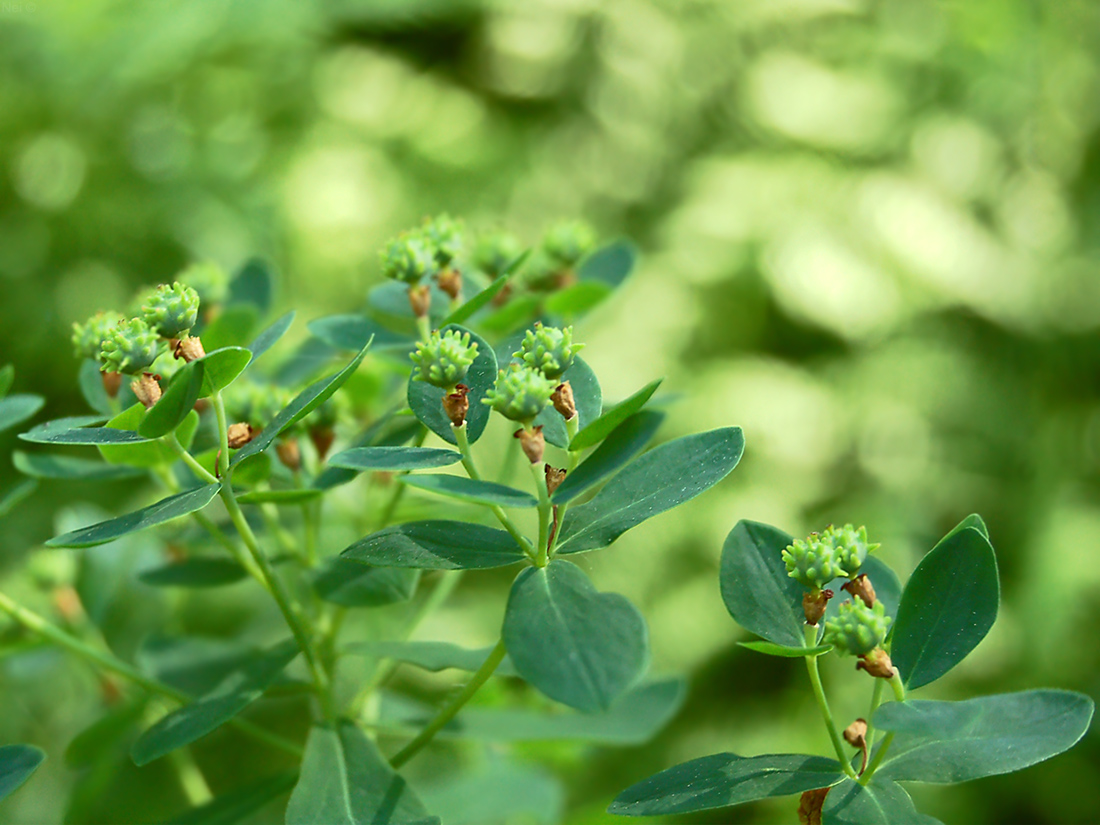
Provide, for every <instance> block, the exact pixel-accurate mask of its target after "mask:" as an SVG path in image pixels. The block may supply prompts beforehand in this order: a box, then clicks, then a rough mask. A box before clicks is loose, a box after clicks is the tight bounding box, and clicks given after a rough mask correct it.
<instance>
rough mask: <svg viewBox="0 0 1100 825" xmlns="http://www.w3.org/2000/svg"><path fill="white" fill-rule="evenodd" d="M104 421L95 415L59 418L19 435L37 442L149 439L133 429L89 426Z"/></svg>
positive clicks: (90, 443) (109, 441) (113, 442)
mask: <svg viewBox="0 0 1100 825" xmlns="http://www.w3.org/2000/svg"><path fill="white" fill-rule="evenodd" d="M103 421H104V419H103V418H102V417H101V416H95V415H80V416H74V417H72V418H58V419H55V420H53V421H47V422H46V423H45V424H39V425H38V426H37V427H34V428H32V429H30V430H28V431H27V432H25V433H20V435H19V437H20V438H21V439H22V440H23V441H30V442H32V443H35V444H82V445H92V444H141V443H143V442H145V441H148V440H149V439H148V438H144V437H143V436H140V435H138V434H137V433H136V432H134V431H132V430H121V429H115V428H113V427H93V426H89V425H92V424H102V423H103Z"/></svg>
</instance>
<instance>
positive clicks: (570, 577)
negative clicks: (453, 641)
mask: <svg viewBox="0 0 1100 825" xmlns="http://www.w3.org/2000/svg"><path fill="white" fill-rule="evenodd" d="M502 633H503V638H504V644H505V646H506V647H507V648H508V654H509V655H510V656H511V657H512V663H513V664H514V665H515V667H516V671H517V672H518V673H519V674H520V675H521V676H522V677H523V678H524V679H526V680H527V681H528V682H530V683H531V684H532V685H534V686H535V687H536V688H538V689H539V690H540V691H542V692H543V693H545V694H546V695H547V696H549V697H550V698H551V699H555V700H557V701H559V702H561V703H563V704H566V705H569V706H570V707H574V708H577V709H578V710H583V711H589V712H591V711H596V710H606V709H607V708H609V707H610V706H611V702H612V701H613V700H614V699H615V698H616V697H618V696H619V695H620V694H622V693H623V692H624V691H626V690H627V689H628V688H630V687H631V686H632V685H633V684H634V683H635V682H637V681H638V679H640V678H641V676H642V674H643V673H644V672H645V669H646V666H647V665H648V663H649V633H648V630H647V629H646V625H645V620H644V619H643V618H642V616H641V614H640V613H639V612H638V610H637V608H636V607H634V605H632V604H631V603H630V602H629V601H628V600H627V599H626V598H625V597H624V596H620V595H619V594H617V593H600V592H598V591H597V590H596V588H595V587H593V586H592V582H590V581H589V580H588V577H587V576H586V575H585V574H584V573H583V572H581V569H580V568H579V567H577V566H576V565H575V564H572V563H570V562H567V561H564V560H562V559H553V560H552V561H551V562H550V563H549V564H548V565H547V566H546V567H541V568H540V567H528V568H527V569H526V570H524V571H523V572H521V573H520V574H519V576H518V577H517V578H516V580H515V582H514V583H513V585H512V592H511V593H510V594H509V596H508V607H507V609H506V610H505V613H504V628H503V631H502Z"/></svg>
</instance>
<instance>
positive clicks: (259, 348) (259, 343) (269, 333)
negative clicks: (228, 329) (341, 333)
mask: <svg viewBox="0 0 1100 825" xmlns="http://www.w3.org/2000/svg"><path fill="white" fill-rule="evenodd" d="M295 314H296V313H295V312H294V310H291V311H290V312H288V313H287V314H286V315H282V316H280V317H279V318H278V319H277V320H276V321H275V323H273V324H272V325H271V326H269V327H268V328H267V329H265V330H264V331H263V332H261V333H260V334H259V335H257V336H256V338H255V340H253V341H252V343H251V344H249V345H248V350H249V351H250V352H251V353H252V362H251V363H253V364H254V363H256V360H257V359H258V358H259V357H260V356H261V355H263V354H264V353H265V352H267V351H268V350H269V349H271V348H272V347H273V346H275V344H276V343H277V342H278V340H279V339H280V338H282V337H283V336H284V335H286V332H287V330H288V329H290V325H291V324H293V323H294V316H295ZM356 349H359V347H356Z"/></svg>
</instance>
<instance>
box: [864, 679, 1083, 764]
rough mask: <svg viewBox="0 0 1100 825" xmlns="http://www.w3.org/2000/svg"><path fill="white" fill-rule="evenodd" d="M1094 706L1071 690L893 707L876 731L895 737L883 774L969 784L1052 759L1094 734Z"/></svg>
mask: <svg viewBox="0 0 1100 825" xmlns="http://www.w3.org/2000/svg"><path fill="white" fill-rule="evenodd" d="M1093 708H1094V706H1093V701H1092V699H1090V698H1089V697H1088V696H1085V695H1084V694H1082V693H1074V692H1072V691H1068V690H1028V691H1023V692H1021V693H1002V694H999V695H996V696H983V697H981V698H979V699H968V700H966V701H964V702H922V701H919V700H918V701H911V702H890V703H889V704H886V705H883V706H882V707H880V708H879V709H878V711H877V712H876V713H875V717H874V722H875V726H876V727H879V728H881V729H882V730H888V731H894V732H895V738H894V742H893V744H892V746H891V748H890V750H889V751H888V752H887V760H886V762H885V763H884V764H883V765H882V767H881V768H880V769H879V772H878V773H876V774H875V776H876V778H877V777H878V776H883V777H887V778H890V779H902V780H913V781H916V782H939V783H950V782H967V781H969V780H971V779H979V778H981V777H983V776H993V775H995V774H1001V773H1011V772H1012V771H1018V770H1022V769H1023V768H1026V767H1028V766H1030V765H1034V764H1036V763H1037V762H1042V761H1043V760H1045V759H1050V758H1051V757H1052V756H1057V755H1058V754H1060V753H1062V752H1063V751H1066V750H1069V749H1070V748H1071V747H1073V745H1074V744H1076V743H1077V741H1078V740H1080V738H1081V737H1082V736H1084V735H1085V732H1086V731H1087V730H1088V728H1089V722H1090V721H1091V720H1092V714H1093Z"/></svg>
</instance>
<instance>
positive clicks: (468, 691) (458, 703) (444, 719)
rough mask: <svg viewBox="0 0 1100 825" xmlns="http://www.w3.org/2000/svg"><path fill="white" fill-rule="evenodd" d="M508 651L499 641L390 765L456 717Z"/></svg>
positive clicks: (402, 760)
mask: <svg viewBox="0 0 1100 825" xmlns="http://www.w3.org/2000/svg"><path fill="white" fill-rule="evenodd" d="M505 653H507V651H506V650H505V648H504V640H503V639H501V640H500V641H498V642H497V644H496V647H494V648H493V652H492V653H490V654H489V658H487V659H486V660H485V661H484V662H483V663H482V665H481V667H479V668H478V669H477V673H475V674H474V676H473V678H472V679H471V680H470V681H469V683H468V684H467V685H466V687H464V688H463V689H462V692H461V693H459V694H458V695H457V696H456V697H455V698H454V699H452V700H451V702H450V704H448V705H446V706H445V707H444V708H443V709H442V710H440V711H439V713H437V714H436V716H435V718H434V719H432V721H431V722H429V723H428V724H427V726H425V728H424V729H423V730H422V731H420V733H419V734H417V736H416V738H415V739H413V740H412V741H411V742H410V743H409V744H407V745H406V746H405V747H404V748H402V749H401V750H400V751H398V752H397V753H396V754H395V755H394V757H393V758H392V759H390V765H392V766H393V767H394V768H395V769H397V768H400V767H401V766H402V765H404V764H405V763H406V762H408V761H409V760H410V759H412V758H413V757H414V756H416V754H417V753H419V752H420V751H421V750H422V749H423V748H424V746H425V745H427V744H428V743H429V742H431V741H432V739H433V738H434V737H435V735H436V734H437V733H439V731H440V730H442V729H443V727H444V726H445V725H446V724H447V723H448V722H450V721H451V720H452V719H454V718H455V715H456V714H457V713H458V712H459V711H460V710H462V707H463V705H465V704H466V703H467V702H469V701H470V699H472V698H473V696H474V694H475V693H477V692H478V690H480V689H481V686H482V685H484V684H485V683H486V682H487V681H489V677H490V676H492V675H493V672H494V671H495V670H496V669H497V668H498V667H499V666H500V663H501V661H503V659H504V655H505Z"/></svg>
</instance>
